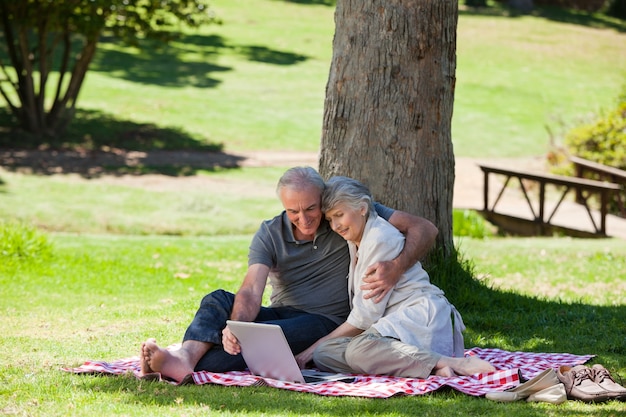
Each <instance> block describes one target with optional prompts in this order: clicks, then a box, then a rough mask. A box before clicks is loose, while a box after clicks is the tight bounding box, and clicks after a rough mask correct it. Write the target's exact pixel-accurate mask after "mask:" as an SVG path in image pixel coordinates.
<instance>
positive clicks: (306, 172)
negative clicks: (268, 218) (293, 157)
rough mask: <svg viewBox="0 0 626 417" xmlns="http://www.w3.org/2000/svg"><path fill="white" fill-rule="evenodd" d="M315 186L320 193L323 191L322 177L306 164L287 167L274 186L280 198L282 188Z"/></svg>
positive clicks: (297, 188)
mask: <svg viewBox="0 0 626 417" xmlns="http://www.w3.org/2000/svg"><path fill="white" fill-rule="evenodd" d="M311 186H313V187H315V188H317V189H318V190H319V192H320V195H322V193H323V192H324V188H325V185H324V179H323V178H322V176H321V175H320V174H319V173H318V172H317V171H316V170H315V169H313V168H311V167H308V166H302V167H293V168H289V169H288V170H287V171H285V173H284V174H283V176H282V177H280V180H278V185H277V186H276V194H277V195H278V197H279V198H280V190H282V189H283V188H291V189H294V190H301V189H303V188H307V187H311Z"/></svg>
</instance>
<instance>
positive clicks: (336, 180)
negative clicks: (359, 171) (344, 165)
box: [322, 176, 375, 216]
mask: <svg viewBox="0 0 626 417" xmlns="http://www.w3.org/2000/svg"><path fill="white" fill-rule="evenodd" d="M340 203H343V204H347V205H348V206H349V207H351V208H353V209H355V210H359V209H360V208H362V207H363V206H364V205H365V207H366V208H367V216H369V215H370V214H371V213H375V211H374V210H373V209H374V201H373V199H372V194H371V193H370V190H369V188H367V186H366V185H365V184H363V183H361V182H359V181H357V180H355V179H353V178H348V177H342V176H335V177H332V178H330V179H329V180H328V181H326V189H325V190H324V193H323V194H322V211H323V212H326V211H328V210H331V209H333V208H334V207H335V206H337V204H340Z"/></svg>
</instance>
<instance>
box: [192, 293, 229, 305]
mask: <svg viewBox="0 0 626 417" xmlns="http://www.w3.org/2000/svg"><path fill="white" fill-rule="evenodd" d="M234 297H235V296H234V294H233V293H230V292H228V291H224V290H215V291H213V292H210V293H208V294H207V295H205V296H204V298H202V301H201V302H200V305H202V306H206V305H211V304H219V305H224V302H227V303H230V302H232V301H233V300H234Z"/></svg>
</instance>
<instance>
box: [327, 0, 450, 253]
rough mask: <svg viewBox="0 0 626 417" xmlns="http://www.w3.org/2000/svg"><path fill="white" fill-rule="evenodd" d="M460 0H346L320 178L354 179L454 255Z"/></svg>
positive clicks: (339, 20)
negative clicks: (414, 219) (432, 228)
mask: <svg viewBox="0 0 626 417" xmlns="http://www.w3.org/2000/svg"><path fill="white" fill-rule="evenodd" d="M457 19H458V4H457V1H456V0H374V1H362V0H338V1H337V9H336V12H335V25H336V28H335V37H334V40H333V57H332V63H331V68H330V75H329V79H328V84H327V86H326V100H325V103H324V121H323V129H322V138H321V151H320V164H319V166H320V173H321V174H322V175H323V176H324V177H326V178H328V177H330V176H332V175H346V176H349V177H353V178H356V179H358V180H360V181H362V182H364V183H365V184H367V185H368V186H369V187H370V190H371V191H372V194H373V195H374V198H375V199H376V200H377V201H380V202H382V203H383V204H385V205H388V206H389V207H393V208H396V209H399V210H403V211H406V212H409V213H413V214H417V215H420V216H423V217H425V218H427V219H429V220H431V221H432V222H433V223H435V224H436V225H437V227H438V228H439V236H438V242H437V244H438V246H439V247H443V248H444V250H445V252H446V253H449V250H450V249H451V248H453V240H452V197H453V190H454V153H453V148H452V140H451V122H452V108H453V103H454V86H455V70H456V27H457Z"/></svg>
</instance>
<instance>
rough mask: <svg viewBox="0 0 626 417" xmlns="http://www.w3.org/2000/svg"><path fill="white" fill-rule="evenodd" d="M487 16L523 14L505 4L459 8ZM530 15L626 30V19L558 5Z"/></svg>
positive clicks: (537, 9) (620, 30) (538, 9)
mask: <svg viewBox="0 0 626 417" xmlns="http://www.w3.org/2000/svg"><path fill="white" fill-rule="evenodd" d="M463 15H467V16H486V17H504V18H515V17H520V16H523V14H520V13H519V12H516V11H515V10H513V9H510V8H508V7H506V6H503V5H496V6H489V7H462V8H459V16H463ZM530 15H532V16H535V17H540V18H543V19H546V20H552V21H554V22H560V23H569V24H572V25H579V26H587V27H591V28H597V29H613V30H616V31H618V32H626V21H624V20H619V19H613V18H607V17H606V16H603V15H601V14H598V13H594V14H590V13H586V12H583V11H576V10H568V9H562V8H558V7H547V6H546V7H540V6H535V8H534V10H533V11H532V12H531V13H530Z"/></svg>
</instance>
